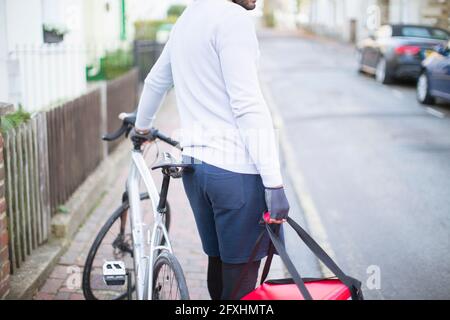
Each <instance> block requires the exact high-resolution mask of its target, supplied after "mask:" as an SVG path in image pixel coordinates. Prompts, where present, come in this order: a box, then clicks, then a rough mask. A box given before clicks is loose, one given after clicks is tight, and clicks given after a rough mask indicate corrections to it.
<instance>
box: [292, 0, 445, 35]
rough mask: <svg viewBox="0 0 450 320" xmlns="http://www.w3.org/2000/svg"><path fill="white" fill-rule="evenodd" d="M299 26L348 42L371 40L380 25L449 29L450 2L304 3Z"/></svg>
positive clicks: (315, 0)
mask: <svg viewBox="0 0 450 320" xmlns="http://www.w3.org/2000/svg"><path fill="white" fill-rule="evenodd" d="M300 3H301V5H300V10H299V19H298V20H297V22H298V24H299V25H301V26H302V27H306V28H309V29H311V30H312V31H314V32H317V33H319V34H324V35H328V36H333V37H335V38H338V39H341V40H344V41H351V42H353V41H358V40H360V39H362V38H364V37H367V36H368V35H369V34H370V33H372V32H373V30H374V29H376V28H377V27H378V26H379V25H380V24H384V23H411V24H425V25H430V26H437V27H441V28H444V29H448V28H449V16H450V0H302V1H301V2H300Z"/></svg>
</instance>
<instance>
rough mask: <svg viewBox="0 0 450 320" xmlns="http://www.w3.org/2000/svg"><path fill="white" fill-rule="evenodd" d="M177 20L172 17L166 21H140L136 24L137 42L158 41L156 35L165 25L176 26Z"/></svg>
mask: <svg viewBox="0 0 450 320" xmlns="http://www.w3.org/2000/svg"><path fill="white" fill-rule="evenodd" d="M176 20H177V18H176V17H174V16H171V17H169V18H167V19H164V20H140V21H136V22H135V24H134V28H135V36H134V38H135V40H156V34H157V33H158V30H160V29H161V28H162V27H163V26H164V25H167V24H169V25H170V24H174V23H175V22H176Z"/></svg>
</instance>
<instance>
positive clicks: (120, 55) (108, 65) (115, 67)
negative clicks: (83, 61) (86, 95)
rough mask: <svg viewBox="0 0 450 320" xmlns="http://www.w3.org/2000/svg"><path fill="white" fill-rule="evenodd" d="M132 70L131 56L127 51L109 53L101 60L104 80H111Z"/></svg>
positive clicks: (120, 50)
mask: <svg viewBox="0 0 450 320" xmlns="http://www.w3.org/2000/svg"><path fill="white" fill-rule="evenodd" d="M132 68H133V55H132V53H131V51H129V50H123V49H119V50H117V51H114V52H109V53H107V54H106V55H105V57H104V58H102V61H101V69H102V70H103V72H104V75H105V79H106V80H112V79H115V78H117V77H120V76H121V75H123V74H125V73H127V72H128V71H130V70H131V69H132Z"/></svg>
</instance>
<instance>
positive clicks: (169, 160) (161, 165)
mask: <svg viewBox="0 0 450 320" xmlns="http://www.w3.org/2000/svg"><path fill="white" fill-rule="evenodd" d="M177 168H183V169H186V168H191V165H190V164H188V163H181V162H179V161H177V160H176V159H175V158H174V157H173V156H172V155H171V154H170V153H168V152H163V153H162V154H161V156H160V157H159V159H158V161H157V162H156V164H155V165H154V166H153V167H152V170H156V169H169V170H170V169H177Z"/></svg>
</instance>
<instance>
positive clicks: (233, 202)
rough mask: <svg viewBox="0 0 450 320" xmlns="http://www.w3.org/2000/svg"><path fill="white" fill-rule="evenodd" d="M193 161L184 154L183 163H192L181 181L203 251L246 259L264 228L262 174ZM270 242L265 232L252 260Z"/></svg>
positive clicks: (263, 252)
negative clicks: (245, 172)
mask: <svg viewBox="0 0 450 320" xmlns="http://www.w3.org/2000/svg"><path fill="white" fill-rule="evenodd" d="M195 161H196V162H193V159H192V158H190V157H186V156H184V157H183V162H184V163H190V164H192V166H193V167H194V171H193V172H185V173H184V174H183V184H184V188H185V191H186V194H187V196H188V199H189V202H190V204H191V207H192V210H193V212H194V216H195V221H196V223H197V228H198V231H199V234H200V238H201V241H202V245H203V250H204V252H205V253H206V254H207V255H208V256H210V257H220V258H221V259H222V261H223V262H225V263H232V264H240V263H245V262H247V261H248V259H249V258H250V255H251V252H252V249H253V247H254V245H255V242H256V239H257V238H258V236H259V235H260V234H261V232H262V231H263V230H264V226H263V225H261V224H260V221H261V217H262V214H263V213H264V212H266V211H267V206H266V201H265V197H264V185H263V183H262V179H261V176H260V175H254V174H241V173H235V172H231V171H227V170H224V169H221V168H218V167H215V166H212V165H210V164H207V163H205V162H200V161H198V160H195ZM281 236H282V235H281ZM269 243H270V239H269V236H268V234H267V232H266V234H265V236H264V239H263V241H262V242H261V245H260V248H259V251H258V254H257V256H256V258H255V260H261V259H262V258H264V257H265V256H267V251H268V248H269Z"/></svg>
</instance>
